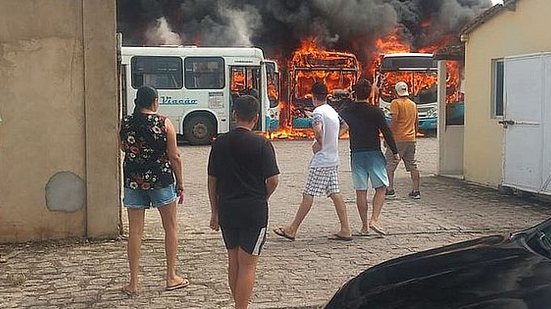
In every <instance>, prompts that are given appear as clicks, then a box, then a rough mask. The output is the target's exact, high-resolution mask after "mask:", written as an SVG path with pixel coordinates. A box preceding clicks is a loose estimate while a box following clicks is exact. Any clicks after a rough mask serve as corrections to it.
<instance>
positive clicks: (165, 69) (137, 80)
mask: <svg viewBox="0 0 551 309" xmlns="http://www.w3.org/2000/svg"><path fill="white" fill-rule="evenodd" d="M131 70H132V87H133V88H135V89H137V88H140V87H141V86H143V85H148V86H153V87H155V88H157V89H181V88H182V87H183V82H182V59H181V58H180V57H162V56H136V57H133V58H132V61H131Z"/></svg>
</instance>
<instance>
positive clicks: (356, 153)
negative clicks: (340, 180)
mask: <svg viewBox="0 0 551 309" xmlns="http://www.w3.org/2000/svg"><path fill="white" fill-rule="evenodd" d="M354 92H355V95H356V101H355V102H353V103H348V104H347V105H346V106H344V107H343V109H342V110H341V112H340V113H339V115H340V116H341V118H343V119H344V121H345V122H346V124H347V126H348V130H349V132H350V152H351V156H350V166H351V168H352V183H353V184H354V189H356V205H357V207H358V212H359V214H360V218H361V219H362V228H361V230H360V234H362V235H365V234H367V233H368V232H369V229H370V228H371V229H372V230H374V231H375V232H377V233H379V234H383V235H384V234H385V233H386V232H385V231H384V230H383V228H382V226H381V225H380V224H379V215H380V214H381V210H382V208H383V202H384V200H385V190H386V187H387V186H388V184H389V180H388V175H387V171H386V160H385V157H384V155H383V153H382V152H381V139H380V134H381V133H383V136H384V138H385V141H386V142H387V144H388V145H389V147H390V149H391V150H392V153H393V154H394V157H393V159H395V160H398V159H399V155H398V148H396V143H395V142H394V137H393V136H392V132H391V131H390V128H389V127H388V125H387V124H386V121H385V117H384V114H383V111H382V110H381V109H380V108H378V107H376V106H373V105H371V104H369V103H368V102H367V100H368V97H369V95H370V93H371V83H370V82H369V81H368V80H367V79H360V80H359V81H358V82H357V83H356V85H354ZM368 180H371V185H372V186H373V188H375V194H374V195H373V212H372V214H371V219H370V220H369V222H368V221H367V189H368V188H367V183H368Z"/></svg>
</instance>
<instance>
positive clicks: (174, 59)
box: [121, 46, 279, 145]
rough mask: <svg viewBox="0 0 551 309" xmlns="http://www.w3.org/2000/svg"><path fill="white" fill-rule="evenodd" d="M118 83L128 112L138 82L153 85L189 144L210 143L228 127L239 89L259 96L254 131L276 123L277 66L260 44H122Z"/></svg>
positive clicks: (161, 109)
mask: <svg viewBox="0 0 551 309" xmlns="http://www.w3.org/2000/svg"><path fill="white" fill-rule="evenodd" d="M121 84H122V85H121V88H122V101H123V110H124V109H126V110H125V113H126V114H131V113H132V112H133V110H134V98H135V96H136V91H137V89H138V88H139V87H141V86H143V85H148V86H152V87H155V88H156V89H157V90H158V92H159V103H160V107H159V112H160V113H162V114H164V115H166V116H167V117H168V118H169V119H170V120H171V121H172V122H173V123H174V124H175V126H176V132H177V133H178V134H179V135H182V136H183V137H184V139H185V140H187V141H188V142H189V143H190V144H193V145H204V144H209V143H210V142H211V140H212V139H213V138H214V137H215V136H216V135H217V134H220V133H225V132H228V131H229V130H230V128H232V126H233V125H234V123H233V121H232V119H231V118H232V117H231V109H232V102H233V99H235V98H236V97H238V96H239V95H243V94H252V95H255V96H257V97H258V99H259V100H260V103H261V111H260V115H261V117H260V119H261V121H259V122H258V124H257V127H256V130H257V131H271V130H277V129H278V127H279V107H278V104H279V73H278V70H277V65H276V63H275V62H274V61H269V60H266V59H265V58H264V53H263V52H262V50H261V49H258V48H245V47H193V46H192V47H122V49H121Z"/></svg>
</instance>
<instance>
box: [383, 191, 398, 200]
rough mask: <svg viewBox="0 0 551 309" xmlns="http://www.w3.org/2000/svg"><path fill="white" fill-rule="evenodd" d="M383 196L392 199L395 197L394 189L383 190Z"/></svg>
mask: <svg viewBox="0 0 551 309" xmlns="http://www.w3.org/2000/svg"><path fill="white" fill-rule="evenodd" d="M385 198H388V199H394V198H396V191H394V190H390V191H389V190H386V192H385Z"/></svg>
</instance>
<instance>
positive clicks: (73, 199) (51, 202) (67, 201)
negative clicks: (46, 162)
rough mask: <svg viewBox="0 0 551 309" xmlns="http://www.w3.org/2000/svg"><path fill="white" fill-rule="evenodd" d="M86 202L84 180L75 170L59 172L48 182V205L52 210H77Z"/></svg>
mask: <svg viewBox="0 0 551 309" xmlns="http://www.w3.org/2000/svg"><path fill="white" fill-rule="evenodd" d="M85 204H86V185H85V183H84V180H83V179H82V178H80V177H79V176H78V175H76V174H75V173H73V172H68V171H64V172H58V173H56V174H54V175H53V176H52V177H51V178H50V179H49V181H48V183H47V184H46V207H47V208H48V210H50V211H64V212H75V211H78V210H80V209H83V208H84V207H85Z"/></svg>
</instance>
